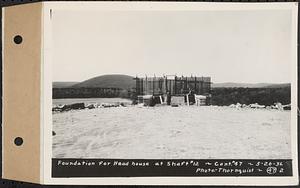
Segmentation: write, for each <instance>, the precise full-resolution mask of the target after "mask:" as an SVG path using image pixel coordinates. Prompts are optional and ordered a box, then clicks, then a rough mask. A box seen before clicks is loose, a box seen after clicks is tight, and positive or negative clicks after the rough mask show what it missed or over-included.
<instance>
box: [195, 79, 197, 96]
mask: <svg viewBox="0 0 300 188" xmlns="http://www.w3.org/2000/svg"><path fill="white" fill-rule="evenodd" d="M195 93H197V77H196V76H195Z"/></svg>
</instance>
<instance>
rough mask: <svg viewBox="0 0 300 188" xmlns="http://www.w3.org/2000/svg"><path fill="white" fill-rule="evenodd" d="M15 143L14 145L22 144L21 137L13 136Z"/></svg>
mask: <svg viewBox="0 0 300 188" xmlns="http://www.w3.org/2000/svg"><path fill="white" fill-rule="evenodd" d="M15 144H16V146H21V145H22V144H23V138H21V137H17V138H15Z"/></svg>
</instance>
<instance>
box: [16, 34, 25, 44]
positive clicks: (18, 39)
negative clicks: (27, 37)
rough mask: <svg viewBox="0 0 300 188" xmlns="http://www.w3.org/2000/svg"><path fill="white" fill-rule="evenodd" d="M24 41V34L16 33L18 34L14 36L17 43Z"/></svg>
mask: <svg viewBox="0 0 300 188" xmlns="http://www.w3.org/2000/svg"><path fill="white" fill-rule="evenodd" d="M22 41H23V38H22V36H20V35H16V36H15V37H14V42H15V43H16V44H21V43H22Z"/></svg>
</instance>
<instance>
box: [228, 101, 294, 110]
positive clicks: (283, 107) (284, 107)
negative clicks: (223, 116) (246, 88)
mask: <svg viewBox="0 0 300 188" xmlns="http://www.w3.org/2000/svg"><path fill="white" fill-rule="evenodd" d="M229 107H230V108H237V109H240V108H254V109H276V110H291V104H287V105H282V104H281V103H280V102H277V103H274V104H273V105H270V106H266V105H260V104H258V103H254V104H249V105H246V104H240V103H236V104H231V105H229Z"/></svg>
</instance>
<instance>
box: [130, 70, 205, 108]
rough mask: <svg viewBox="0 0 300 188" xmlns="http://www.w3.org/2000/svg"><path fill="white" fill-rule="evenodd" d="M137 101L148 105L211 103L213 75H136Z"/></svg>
mask: <svg viewBox="0 0 300 188" xmlns="http://www.w3.org/2000/svg"><path fill="white" fill-rule="evenodd" d="M135 80H136V96H137V102H138V103H143V104H144V105H146V106H154V105H156V104H167V105H172V106H178V105H192V104H195V105H209V104H210V98H211V95H210V91H211V77H197V76H191V77H184V76H180V77H179V76H176V75H166V76H163V77H156V76H154V77H147V76H146V77H143V78H140V77H136V78H135Z"/></svg>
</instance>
